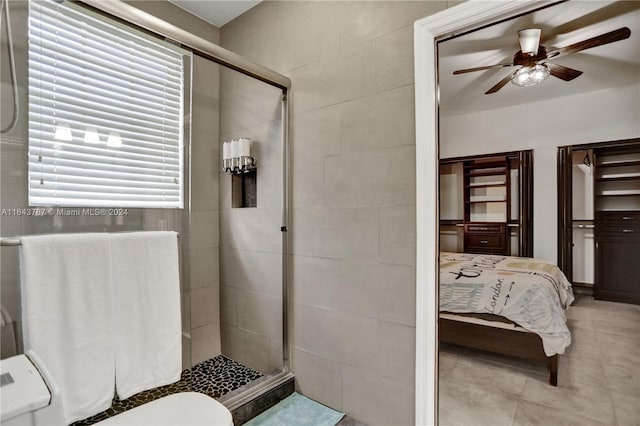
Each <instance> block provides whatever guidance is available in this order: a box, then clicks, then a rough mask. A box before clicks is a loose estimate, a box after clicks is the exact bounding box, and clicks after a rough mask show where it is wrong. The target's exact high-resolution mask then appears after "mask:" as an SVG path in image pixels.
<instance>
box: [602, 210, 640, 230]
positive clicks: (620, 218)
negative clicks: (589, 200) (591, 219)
mask: <svg viewBox="0 0 640 426" xmlns="http://www.w3.org/2000/svg"><path fill="white" fill-rule="evenodd" d="M596 223H615V224H616V225H622V226H626V225H637V226H640V211H611V212H597V213H596Z"/></svg>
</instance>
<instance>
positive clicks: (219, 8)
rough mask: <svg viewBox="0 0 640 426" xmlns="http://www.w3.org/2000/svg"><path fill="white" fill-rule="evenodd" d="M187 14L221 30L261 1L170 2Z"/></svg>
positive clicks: (212, 0) (182, 0)
mask: <svg viewBox="0 0 640 426" xmlns="http://www.w3.org/2000/svg"><path fill="white" fill-rule="evenodd" d="M169 1H170V2H171V3H173V4H175V5H176V6H178V7H180V8H182V9H184V10H186V11H187V12H189V13H191V14H193V15H196V16H197V17H199V18H201V19H204V20H205V21H207V22H208V23H210V24H213V25H215V26H216V27H218V28H220V27H222V26H223V25H224V24H226V23H227V22H230V21H232V20H234V19H235V18H237V17H238V16H240V15H242V14H243V13H244V12H246V11H247V10H249V9H251V8H252V7H253V6H255V5H257V4H258V3H260V1H261V0H230V1H222V0H169Z"/></svg>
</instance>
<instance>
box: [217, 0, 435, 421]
mask: <svg viewBox="0 0 640 426" xmlns="http://www.w3.org/2000/svg"><path fill="white" fill-rule="evenodd" d="M446 6H447V4H446V2H413V1H407V2H401V1H389V2H387V1H374V2H355V1H354V2H325V1H318V2H302V1H301V2H286V1H264V2H262V3H261V4H260V5H258V6H256V7H255V8H253V9H251V10H250V11H249V12H247V13H245V14H243V15H242V16H240V17H239V18H237V19H236V20H234V21H232V22H231V23H229V24H227V25H225V26H224V27H222V29H221V39H222V45H223V46H224V47H225V48H227V49H230V50H233V51H235V52H238V53H239V54H241V55H243V56H245V57H247V58H248V59H250V60H252V61H255V62H258V63H260V64H263V65H265V66H267V67H270V68H272V69H274V70H276V71H278V72H281V73H284V74H286V75H288V76H290V77H291V79H292V82H293V88H292V92H291V106H292V113H293V114H292V122H291V130H292V134H291V135H292V146H291V185H292V187H291V190H292V197H291V203H292V211H291V216H292V217H291V223H290V225H291V226H290V229H291V235H290V236H291V250H290V251H291V262H290V265H291V270H290V271H289V274H290V275H289V276H290V283H291V297H292V302H291V308H290V309H291V310H290V318H291V322H290V342H291V348H290V349H291V367H292V370H293V373H294V374H295V375H296V385H297V386H298V390H300V391H301V392H302V393H304V394H305V395H307V396H309V397H310V398H313V399H315V400H317V401H320V402H322V403H324V404H326V405H329V406H330V407H332V408H334V409H337V410H342V411H345V412H346V413H347V414H349V415H351V416H352V417H354V418H356V419H358V420H360V421H362V422H364V423H366V424H369V425H371V426H374V425H383V424H384V425H389V424H394V425H407V424H413V423H414V422H413V416H414V375H415V370H414V363H415V360H414V358H415V159H414V156H415V135H414V128H415V122H414V85H413V82H414V78H413V22H414V21H415V20H417V19H419V18H422V17H424V16H427V15H430V14H432V13H435V12H437V11H439V10H442V9H444V8H445V7H446ZM223 84H224V81H223ZM223 90H224V88H223ZM223 316H224V313H223ZM223 321H224V319H223Z"/></svg>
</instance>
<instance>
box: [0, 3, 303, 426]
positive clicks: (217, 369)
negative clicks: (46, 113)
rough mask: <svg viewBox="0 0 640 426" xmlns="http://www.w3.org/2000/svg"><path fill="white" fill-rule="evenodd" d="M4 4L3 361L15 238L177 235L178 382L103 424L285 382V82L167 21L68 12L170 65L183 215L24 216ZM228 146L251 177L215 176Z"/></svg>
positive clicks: (47, 209)
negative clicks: (163, 53)
mask: <svg viewBox="0 0 640 426" xmlns="http://www.w3.org/2000/svg"><path fill="white" fill-rule="evenodd" d="M5 1H6V2H7V3H6V4H4V5H3V10H4V12H7V13H3V14H2V16H3V19H2V24H1V26H0V30H1V36H2V38H1V40H0V41H1V43H0V54H1V55H2V61H0V63H2V66H1V68H2V69H1V77H2V80H1V84H2V91H1V93H2V99H1V101H2V116H1V118H2V123H1V124H2V127H3V129H4V128H5V124H7V123H8V122H9V121H11V120H10V117H9V116H10V115H11V114H12V111H14V110H15V111H16V116H17V120H16V123H15V126H13V128H11V129H7V130H6V131H5V132H3V133H2V134H0V179H1V181H0V209H1V211H2V215H1V216H0V236H1V237H2V250H1V252H0V263H1V268H2V269H1V272H0V289H1V292H2V297H1V299H0V301H1V302H2V358H6V357H9V356H12V355H14V354H16V353H22V352H23V347H22V334H21V333H22V330H21V312H20V303H21V302H20V274H19V268H18V264H19V244H20V237H21V236H24V235H33V234H52V233H75V232H127V231H140V230H172V231H176V232H177V233H178V234H179V254H180V271H181V283H180V286H181V307H182V339H183V375H182V380H181V381H180V382H178V383H176V384H173V385H169V386H166V387H164V388H162V389H156V390H154V391H152V392H147V393H145V392H143V393H141V394H139V395H135V396H134V397H132V398H130V399H129V400H125V401H118V400H117V399H116V400H114V406H113V407H112V410H111V414H113V413H117V412H120V411H123V410H126V409H129V408H132V407H134V406H136V405H139V404H140V403H144V402H147V401H149V400H151V399H155V398H157V397H158V396H162V395H166V394H167V393H172V392H180V391H185V390H195V391H199V392H202V393H206V394H208V395H210V396H212V397H215V398H219V399H220V400H221V401H222V402H223V403H224V404H225V405H226V406H227V407H228V408H229V409H231V410H232V411H233V410H235V409H238V408H240V407H244V406H247V405H248V404H250V402H251V401H252V400H254V399H255V398H256V397H258V396H260V395H265V394H268V393H269V392H272V390H273V389H274V388H277V387H278V386H281V385H282V384H284V383H290V382H291V380H292V376H291V374H290V373H289V366H288V357H287V351H288V349H287V348H288V342H287V315H286V312H287V309H286V307H287V273H286V271H287V241H288V234H287V231H288V229H287V226H288V143H289V141H288V114H289V108H288V95H289V89H290V80H289V79H288V78H287V77H285V76H282V75H280V74H278V73H275V72H273V71H271V70H269V69H266V68H263V67H261V66H259V65H256V64H253V63H251V62H249V61H247V60H245V59H244V58H242V57H240V56H238V55H236V54H234V53H233V52H230V51H227V50H225V49H223V48H221V47H219V46H218V45H216V44H214V43H213V42H212V41H210V40H208V39H205V38H202V37H199V36H195V35H194V34H192V33H190V32H188V31H185V30H183V29H181V28H180V27H178V26H175V25H173V24H172V23H169V22H167V21H168V20H170V19H171V13H170V12H167V14H166V16H165V17H164V19H165V20H163V19H162V18H161V17H159V16H157V14H152V13H150V12H146V11H145V10H143V9H144V8H145V4H144V2H140V4H139V5H138V6H137V7H139V8H140V9H138V8H136V7H134V6H131V5H130V4H127V3H124V2H120V1H114V2H102V1H94V0H85V1H83V2H81V4H74V5H71V7H73V8H75V9H83V10H84V9H86V11H87V13H92V14H95V15H96V16H97V15H100V16H101V19H106V20H107V21H113V22H114V23H115V24H116V25H119V26H122V25H125V26H127V27H128V28H130V29H131V31H134V32H136V33H137V34H138V33H139V34H140V36H144V37H147V38H152V39H154V40H156V41H157V42H160V43H165V44H167V45H168V46H169V47H170V48H172V49H178V50H179V51H181V52H182V58H183V62H182V63H183V66H184V74H183V75H184V80H183V92H182V95H183V97H184V108H183V110H182V118H183V122H182V129H183V134H182V151H181V153H180V154H181V156H182V161H183V168H182V175H183V207H182V208H127V209H126V214H125V213H124V211H125V210H118V209H115V208H118V207H120V206H118V205H113V206H112V207H114V209H113V210H112V212H113V214H98V215H89V214H84V213H86V212H88V210H83V209H72V208H71V207H66V206H64V205H61V206H44V207H42V208H41V206H38V207H37V208H36V207H35V206H30V205H29V198H28V193H29V188H28V186H29V168H28V158H29V140H30V135H29V126H28V122H27V121H28V112H29V109H30V108H31V109H33V108H37V107H38V105H33V103H31V104H30V102H33V101H32V100H31V99H30V98H29V82H28V79H27V75H28V70H29V62H28V61H29V57H28V50H29V3H28V2H22V1H16V0H3V2H5ZM42 1H49V0H42ZM66 4H67V2H64V3H63V5H66ZM152 6H153V5H152ZM165 6H166V5H165ZM5 7H6V8H5ZM155 9H156V10H157V8H155ZM7 17H10V19H7ZM183 24H184V23H183ZM183 27H185V28H186V26H185V25H183ZM214 41H215V40H214ZM10 45H11V46H12V47H13V49H9V46H10ZM11 50H13V51H11ZM9 59H10V60H9ZM11 66H15V69H16V70H17V73H15V74H14V73H12V70H11ZM14 75H17V79H14ZM14 80H15V81H14ZM14 88H15V89H17V90H15V91H14V90H13V89H14ZM14 92H15V95H16V96H17V99H16V97H15V96H13V93H14ZM16 100H17V102H15V101H16ZM14 104H16V105H17V108H16V107H15V106H14ZM239 138H245V139H250V140H251V144H250V150H251V156H252V157H254V158H255V162H256V164H255V166H256V167H255V168H251V170H249V171H248V172H247V173H239V172H236V173H232V172H231V173H230V172H228V171H226V170H224V168H223V161H222V157H223V152H222V142H223V141H231V140H236V139H239ZM35 211H38V212H43V214H37V215H36V214H33V213H34V212H35ZM69 212H72V213H73V214H70V213H69ZM75 212H78V214H75ZM118 213H119V214H118ZM111 414H110V413H102V414H99V415H98V416H95V418H90V419H88V420H87V421H84V422H79V423H78V424H91V423H93V422H94V421H98V420H100V419H102V418H104V417H105V416H109V415H111Z"/></svg>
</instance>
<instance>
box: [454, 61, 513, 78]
mask: <svg viewBox="0 0 640 426" xmlns="http://www.w3.org/2000/svg"><path fill="white" fill-rule="evenodd" d="M513 65H514V64H496V65H486V66H484V67H476V68H466V69H463V70H455V71H454V72H453V75H458V74H465V73H468V72H475V71H483V70H489V69H491V68H506V67H512V66H513Z"/></svg>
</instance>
